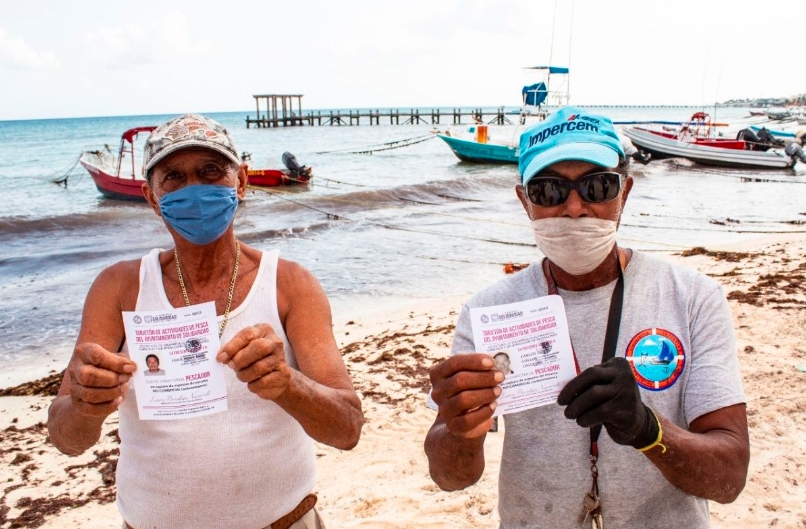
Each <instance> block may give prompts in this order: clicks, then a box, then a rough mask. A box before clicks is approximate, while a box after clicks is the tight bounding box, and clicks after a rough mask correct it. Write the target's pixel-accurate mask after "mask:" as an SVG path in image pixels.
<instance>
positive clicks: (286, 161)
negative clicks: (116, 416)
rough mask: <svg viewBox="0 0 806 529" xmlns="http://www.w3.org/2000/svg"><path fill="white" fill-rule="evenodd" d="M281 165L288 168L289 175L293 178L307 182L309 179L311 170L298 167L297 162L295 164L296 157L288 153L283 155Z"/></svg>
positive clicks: (302, 166)
mask: <svg viewBox="0 0 806 529" xmlns="http://www.w3.org/2000/svg"><path fill="white" fill-rule="evenodd" d="M283 165H285V166H286V168H288V171H289V173H290V174H291V176H293V177H294V178H300V179H303V180H307V179H309V178H310V177H311V168H310V167H308V166H305V165H300V164H299V162H297V157H296V156H294V155H293V154H291V153H290V152H288V151H286V152H284V153H283Z"/></svg>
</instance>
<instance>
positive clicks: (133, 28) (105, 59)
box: [85, 11, 209, 69]
mask: <svg viewBox="0 0 806 529" xmlns="http://www.w3.org/2000/svg"><path fill="white" fill-rule="evenodd" d="M85 41H86V43H87V45H89V46H90V48H91V50H92V54H93V55H94V56H95V58H96V59H97V60H98V61H100V62H101V63H102V64H103V65H104V66H106V67H108V68H111V69H126V68H129V67H132V66H144V65H151V64H159V63H167V62H171V61H174V60H176V59H178V58H181V57H184V56H188V55H198V54H201V53H204V52H205V51H206V50H208V49H209V45H208V44H198V43H194V42H193V38H192V35H191V32H190V29H189V28H188V24H187V17H186V16H185V15H184V14H182V13H179V12H177V11H168V12H166V13H165V15H164V16H163V18H162V19H160V20H158V21H157V22H155V23H153V24H151V25H149V26H147V27H142V26H137V25H128V26H125V27H122V26H112V27H105V28H100V29H96V30H93V31H91V32H89V33H88V34H87V35H86V38H85Z"/></svg>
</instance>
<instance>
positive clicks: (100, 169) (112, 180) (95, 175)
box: [79, 151, 146, 202]
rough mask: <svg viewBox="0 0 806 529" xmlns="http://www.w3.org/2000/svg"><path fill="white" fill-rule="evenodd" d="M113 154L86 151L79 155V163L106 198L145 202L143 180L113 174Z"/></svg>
mask: <svg viewBox="0 0 806 529" xmlns="http://www.w3.org/2000/svg"><path fill="white" fill-rule="evenodd" d="M113 159H114V155H112V154H111V153H103V152H101V151H86V152H84V153H83V154H82V155H81V158H80V159H79V163H81V165H82V166H83V167H84V169H86V170H87V172H88V173H89V174H90V176H91V177H92V181H93V182H95V187H96V188H98V191H100V192H101V194H102V195H103V196H104V197H106V198H111V199H115V200H134V201H141V202H145V200H146V199H145V197H144V196H143V189H142V188H143V184H144V183H145V180H143V179H142V178H136V177H134V176H131V177H129V178H126V177H120V176H114V174H113V173H112V171H113V170H114V169H113V168H112V166H111V165H110V163H112V161H113Z"/></svg>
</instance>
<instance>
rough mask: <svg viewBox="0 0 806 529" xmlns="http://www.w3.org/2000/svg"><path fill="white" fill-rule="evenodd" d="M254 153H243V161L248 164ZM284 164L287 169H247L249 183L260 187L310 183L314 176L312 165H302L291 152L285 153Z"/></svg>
mask: <svg viewBox="0 0 806 529" xmlns="http://www.w3.org/2000/svg"><path fill="white" fill-rule="evenodd" d="M251 159H252V155H251V154H249V153H248V152H244V153H242V154H241V161H242V162H243V163H246V164H248V163H249V162H250V161H251ZM283 165H285V166H286V169H252V168H249V169H247V170H246V174H247V175H248V177H249V180H248V182H249V185H253V186H260V187H275V186H289V185H299V184H308V183H309V182H310V181H311V178H313V173H312V170H311V168H310V167H308V166H306V165H300V164H299V163H298V162H297V158H296V157H295V156H294V155H293V154H291V153H290V152H284V153H283Z"/></svg>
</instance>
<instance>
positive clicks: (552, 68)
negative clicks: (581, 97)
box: [524, 66, 568, 74]
mask: <svg viewBox="0 0 806 529" xmlns="http://www.w3.org/2000/svg"><path fill="white" fill-rule="evenodd" d="M524 70H548V72H549V73H550V74H552V73H559V74H567V73H568V68H565V67H562V66H527V67H526V68H524Z"/></svg>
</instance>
